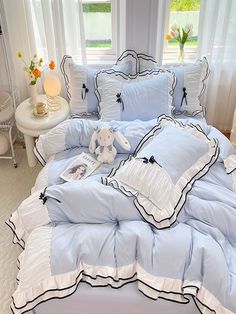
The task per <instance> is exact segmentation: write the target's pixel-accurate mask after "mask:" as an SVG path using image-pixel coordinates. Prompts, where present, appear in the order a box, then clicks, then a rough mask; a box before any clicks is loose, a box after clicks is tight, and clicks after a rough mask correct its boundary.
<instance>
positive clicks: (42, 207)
mask: <svg viewBox="0 0 236 314" xmlns="http://www.w3.org/2000/svg"><path fill="white" fill-rule="evenodd" d="M39 195H40V191H36V192H34V193H33V194H31V195H30V196H29V197H28V198H26V199H25V200H24V201H23V202H22V203H21V204H20V206H19V207H18V209H17V210H16V211H14V212H13V213H12V215H11V217H10V218H9V220H8V221H6V223H7V225H8V226H9V227H10V228H11V229H12V231H13V233H14V237H13V243H19V244H20V245H21V246H23V247H24V242H25V241H26V239H27V238H28V236H29V233H30V232H31V231H32V230H33V229H35V228H37V227H39V226H43V225H47V224H48V223H50V218H49V215H48V209H47V206H46V204H43V202H42V200H40V199H39Z"/></svg>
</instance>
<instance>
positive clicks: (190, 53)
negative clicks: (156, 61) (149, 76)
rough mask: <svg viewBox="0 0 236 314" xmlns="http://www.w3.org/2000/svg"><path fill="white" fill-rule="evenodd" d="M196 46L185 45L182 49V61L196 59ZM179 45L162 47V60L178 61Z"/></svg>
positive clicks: (186, 61) (167, 61)
mask: <svg viewBox="0 0 236 314" xmlns="http://www.w3.org/2000/svg"><path fill="white" fill-rule="evenodd" d="M196 52H197V47H185V49H184V63H192V62H194V61H195V60H196ZM178 56H179V47H178V46H175V47H168V48H166V49H164V53H163V60H162V62H163V63H164V64H169V63H175V64H176V63H180V62H179V60H178Z"/></svg>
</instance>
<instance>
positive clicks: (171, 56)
mask: <svg viewBox="0 0 236 314" xmlns="http://www.w3.org/2000/svg"><path fill="white" fill-rule="evenodd" d="M167 5H168V8H167V13H166V19H165V34H168V33H169V24H170V13H171V0H168V4H167ZM200 10H201V7H200ZM197 48H198V46H196V47H194V46H185V47H184V60H185V61H190V62H192V61H193V60H195V59H196V54H197ZM178 55H179V47H178V45H176V46H169V47H168V43H167V40H166V39H165V38H164V44H163V55H162V62H163V63H173V62H176V60H178Z"/></svg>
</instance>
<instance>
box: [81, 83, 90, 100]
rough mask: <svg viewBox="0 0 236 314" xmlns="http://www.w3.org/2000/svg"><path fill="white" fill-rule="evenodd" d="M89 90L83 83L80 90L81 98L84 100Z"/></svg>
mask: <svg viewBox="0 0 236 314" xmlns="http://www.w3.org/2000/svg"><path fill="white" fill-rule="evenodd" d="M88 92H89V89H88V88H87V86H86V85H85V84H83V85H82V90H81V98H82V99H83V100H84V99H85V98H86V95H87V93H88Z"/></svg>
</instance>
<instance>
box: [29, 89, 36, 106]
mask: <svg viewBox="0 0 236 314" xmlns="http://www.w3.org/2000/svg"><path fill="white" fill-rule="evenodd" d="M29 95H30V99H29V102H30V103H31V104H32V105H35V104H36V102H37V84H34V85H32V84H30V85H29Z"/></svg>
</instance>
